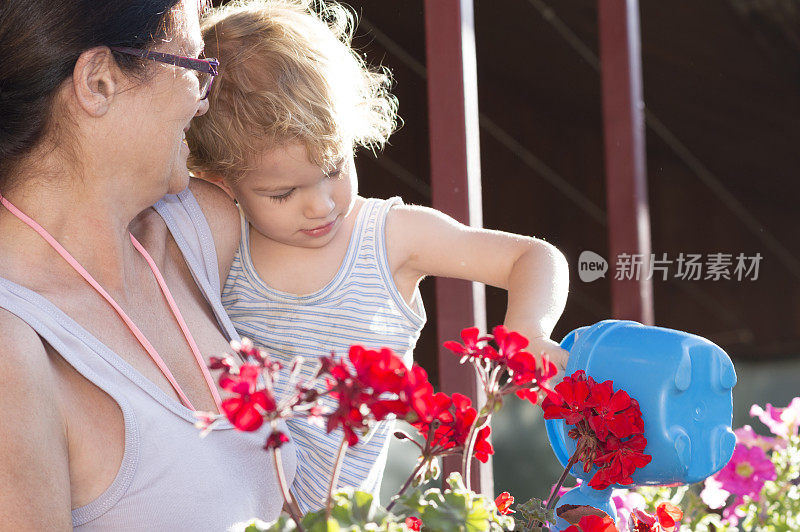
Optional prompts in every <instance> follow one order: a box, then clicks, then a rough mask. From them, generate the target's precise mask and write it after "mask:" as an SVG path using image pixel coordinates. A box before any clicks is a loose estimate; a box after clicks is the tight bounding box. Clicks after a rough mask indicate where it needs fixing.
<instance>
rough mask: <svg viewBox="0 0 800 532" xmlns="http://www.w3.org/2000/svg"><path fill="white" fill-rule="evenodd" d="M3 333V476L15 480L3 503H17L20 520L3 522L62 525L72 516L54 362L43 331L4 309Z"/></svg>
mask: <svg viewBox="0 0 800 532" xmlns="http://www.w3.org/2000/svg"><path fill="white" fill-rule="evenodd" d="M0 334H1V335H2V337H3V342H2V345H0V373H2V375H3V386H0V410H2V412H3V416H2V421H0V430H1V431H2V434H3V438H0V482H2V483H3V485H6V486H14V489H13V490H2V492H3V493H0V507H2V508H13V509H14V511H13V512H10V513H9V512H6V513H5V515H6V516H7V517H8V516H11V519H12V521H13V520H14V519H19V520H20V522H17V523H5V525H6V526H10V527H11V528H15V526H16V525H19V526H20V527H25V528H27V527H31V528H37V529H38V528H39V527H40V525H41V527H42V528H50V527H52V528H58V529H60V528H61V527H63V526H65V525H68V524H69V523H70V519H71V518H70V513H69V510H70V487H69V485H70V481H69V453H68V450H67V438H66V430H65V423H64V418H63V416H62V413H61V409H60V406H59V404H60V403H59V401H58V396H57V394H58V389H59V386H58V384H59V383H58V379H57V378H56V376H55V368H54V367H53V365H52V362H51V361H50V358H49V357H48V354H47V351H46V349H45V346H44V342H43V340H42V339H41V338H40V337H39V335H38V334H36V332H35V331H34V330H33V328H32V327H30V326H29V325H28V324H27V323H25V322H24V321H23V320H22V319H20V318H19V317H17V316H16V315H14V314H12V313H11V312H9V311H7V310H5V309H0ZM20 464H24V467H20ZM43 487H46V488H44V489H43ZM37 494H41V496H40V495H37ZM45 525H47V526H45Z"/></svg>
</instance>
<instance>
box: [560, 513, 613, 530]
mask: <svg viewBox="0 0 800 532" xmlns="http://www.w3.org/2000/svg"><path fill="white" fill-rule="evenodd" d="M564 532H619V529H618V528H617V525H615V524H614V520H613V519H611V518H610V517H608V516H606V517H600V516H599V515H585V516H583V517H581V520H580V521H578V524H577V525H571V526H569V527H568V528H567V529H566V530H564Z"/></svg>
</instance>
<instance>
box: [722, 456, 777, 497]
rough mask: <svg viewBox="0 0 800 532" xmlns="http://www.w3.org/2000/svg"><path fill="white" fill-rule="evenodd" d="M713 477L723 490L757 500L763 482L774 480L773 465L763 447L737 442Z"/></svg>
mask: <svg viewBox="0 0 800 532" xmlns="http://www.w3.org/2000/svg"><path fill="white" fill-rule="evenodd" d="M714 477H715V478H716V479H717V480H718V481H719V482H720V485H721V488H722V489H724V490H725V491H728V492H730V493H732V494H734V495H749V496H751V497H752V498H753V499H756V500H757V499H758V496H759V492H761V488H762V487H764V483H765V482H766V481H768V480H775V477H776V475H775V465H774V464H773V463H772V461H771V460H770V459H769V458H768V457H767V454H766V453H765V452H764V449H761V448H760V447H747V446H746V445H742V444H737V445H736V447H735V448H734V450H733V457H732V458H731V460H730V462H728V463H727V465H726V466H725V467H723V468H722V469H721V470H720V471H719V473H717V474H716V475H714Z"/></svg>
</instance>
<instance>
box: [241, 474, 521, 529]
mask: <svg viewBox="0 0 800 532" xmlns="http://www.w3.org/2000/svg"><path fill="white" fill-rule="evenodd" d="M447 483H448V484H449V486H450V487H449V488H447V489H445V490H444V491H443V490H440V489H438V488H433V489H429V490H427V491H425V492H422V491H421V490H419V489H416V490H414V491H412V492H411V493H409V494H407V495H403V496H402V497H400V499H398V501H397V503H396V504H395V506H394V508H393V510H394V512H393V513H389V512H387V511H386V510H384V509H383V508H381V507H380V506H379V505H378V504H376V502H375V500H374V498H373V497H372V495H370V494H369V493H364V492H362V491H353V490H339V491H337V492H336V493H335V494H334V497H333V503H334V504H333V508H332V509H331V516H330V519H326V517H325V516H326V514H325V510H324V509H323V510H320V511H317V512H311V513H308V514H306V515H305V516H304V517H303V520H302V523H303V528H304V529H305V530H306V531H307V532H402V531H404V530H407V529H406V527H405V524H404V522H405V518H406V517H410V516H414V517H419V518H421V519H422V521H423V522H424V523H425V525H424V530H425V532H503V531H506V530H514V519H513V518H512V517H511V516H506V515H501V514H500V513H499V512H498V511H497V507H496V506H495V504H494V501H492V500H491V499H489V498H488V497H485V496H483V495H479V494H476V493H474V492H472V491H469V490H467V488H466V487H465V486H464V482H463V481H462V479H461V475H459V474H458V473H453V474H451V475H450V477H448V479H447ZM296 529H297V528H296V526H295V523H294V522H293V521H292V519H291V518H290V517H288V516H287V515H286V514H283V515H281V516H280V518H279V519H278V520H277V521H275V522H273V523H264V522H263V521H258V520H254V521H252V522H249V523H247V527H246V528H244V530H245V532H293V531H295V530H296Z"/></svg>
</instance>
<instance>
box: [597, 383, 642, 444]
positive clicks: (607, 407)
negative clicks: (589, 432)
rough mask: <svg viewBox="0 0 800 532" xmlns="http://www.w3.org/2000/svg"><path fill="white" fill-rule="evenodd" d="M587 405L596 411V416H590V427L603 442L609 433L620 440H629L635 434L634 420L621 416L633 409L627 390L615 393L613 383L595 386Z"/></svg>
mask: <svg viewBox="0 0 800 532" xmlns="http://www.w3.org/2000/svg"><path fill="white" fill-rule="evenodd" d="M587 404H589V405H590V406H591V407H592V408H593V409H594V414H593V415H591V416H589V425H590V426H591V427H592V429H594V431H595V433H597V437H598V438H600V439H601V440H604V441H605V439H606V436H607V435H608V431H611V432H612V433H613V434H614V435H615V436H616V437H618V438H627V437H628V436H630V435H631V434H633V433H634V432H635V430H636V427H635V426H634V425H633V419H632V418H631V417H630V416H628V415H621V413H622V412H623V411H624V410H625V409H627V408H630V407H631V398H630V396H629V395H628V394H627V393H625V390H617V391H616V392H615V391H614V389H613V386H612V383H611V381H605V382H601V383H599V384H595V385H594V386H593V387H592V393H591V396H590V397H589V400H588V401H587Z"/></svg>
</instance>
